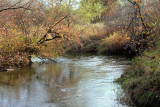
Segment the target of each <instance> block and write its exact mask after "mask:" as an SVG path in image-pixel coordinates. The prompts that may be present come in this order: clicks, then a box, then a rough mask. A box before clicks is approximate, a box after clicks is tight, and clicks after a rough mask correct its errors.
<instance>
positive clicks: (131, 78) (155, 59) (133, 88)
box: [117, 45, 160, 107]
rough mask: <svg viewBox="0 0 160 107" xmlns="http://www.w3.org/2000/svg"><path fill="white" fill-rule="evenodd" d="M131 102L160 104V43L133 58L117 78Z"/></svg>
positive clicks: (141, 104) (145, 104) (156, 105)
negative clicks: (130, 63)
mask: <svg viewBox="0 0 160 107" xmlns="http://www.w3.org/2000/svg"><path fill="white" fill-rule="evenodd" d="M117 81H118V82H119V83H120V84H121V85H122V88H123V89H124V90H125V93H126V96H127V98H128V99H131V101H130V102H134V103H135V104H136V105H137V106H141V107H142V106H143V107H147V106H150V107H151V106H152V107H158V106H160V85H159V83H160V45H158V46H157V48H156V49H155V50H149V51H145V52H144V53H143V54H142V55H141V56H137V57H135V58H134V59H133V61H132V65H131V66H130V67H128V68H127V69H126V71H125V72H124V73H123V74H122V75H121V77H120V78H119V79H118V80H117Z"/></svg>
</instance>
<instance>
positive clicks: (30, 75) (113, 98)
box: [0, 55, 130, 107]
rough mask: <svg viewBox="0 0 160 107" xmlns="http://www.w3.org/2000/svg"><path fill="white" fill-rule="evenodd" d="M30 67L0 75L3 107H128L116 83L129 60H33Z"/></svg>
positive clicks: (91, 57)
mask: <svg viewBox="0 0 160 107" xmlns="http://www.w3.org/2000/svg"><path fill="white" fill-rule="evenodd" d="M33 61H34V62H35V63H34V64H33V65H32V66H31V67H26V68H23V69H21V70H17V71H14V72H13V71H10V72H7V73H4V72H0V107H127V106H126V105H122V104H120V102H118V101H117V94H118V93H120V92H121V89H120V86H119V85H118V84H116V83H113V81H114V79H115V78H118V77H119V76H120V75H121V74H122V72H123V70H124V68H125V67H126V66H128V65H129V64H130V59H128V58H126V57H122V56H98V55H66V56H64V57H60V58H58V59H57V63H48V62H46V63H42V62H41V60H40V59H37V58H34V59H33Z"/></svg>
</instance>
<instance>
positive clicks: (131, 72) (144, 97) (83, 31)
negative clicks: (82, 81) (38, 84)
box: [0, 0, 160, 107]
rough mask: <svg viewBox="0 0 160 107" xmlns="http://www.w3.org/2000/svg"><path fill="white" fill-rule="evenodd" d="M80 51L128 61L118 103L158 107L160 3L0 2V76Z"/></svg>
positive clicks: (115, 0)
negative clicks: (37, 60)
mask: <svg viewBox="0 0 160 107" xmlns="http://www.w3.org/2000/svg"><path fill="white" fill-rule="evenodd" d="M84 53H90V54H95V55H103V56H110V55H120V56H127V57H129V58H131V59H132V60H131V64H130V65H129V66H128V67H126V68H125V70H124V72H123V73H122V74H121V75H120V77H119V78H117V79H116V80H115V81H114V82H115V83H116V84H119V85H120V86H121V88H122V90H123V91H124V93H125V95H124V96H123V98H122V100H123V101H124V102H125V103H127V104H129V105H131V106H133V105H135V106H138V107H139V106H142V107H147V106H153V107H158V106H160V85H159V83H160V1H159V0H0V73H7V72H8V71H12V72H14V71H15V70H17V69H22V68H25V67H28V66H32V65H33V63H34V61H33V59H34V58H39V59H41V60H46V59H47V60H50V61H51V62H50V63H56V61H55V59H57V58H58V57H60V56H64V55H66V54H84ZM0 77H3V76H1V74H0ZM37 78H39V77H37ZM0 102H1V101H0ZM73 107H74V106H73ZM87 107H88V106H87Z"/></svg>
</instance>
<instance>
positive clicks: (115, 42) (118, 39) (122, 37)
mask: <svg viewBox="0 0 160 107" xmlns="http://www.w3.org/2000/svg"><path fill="white" fill-rule="evenodd" d="M129 39H130V38H129V37H128V34H127V33H125V32H123V31H118V32H114V33H113V34H110V36H109V37H106V38H105V39H103V40H102V42H101V43H100V46H99V52H100V53H105V52H118V51H121V50H123V47H124V46H125V43H126V42H127V41H128V40H129Z"/></svg>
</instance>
